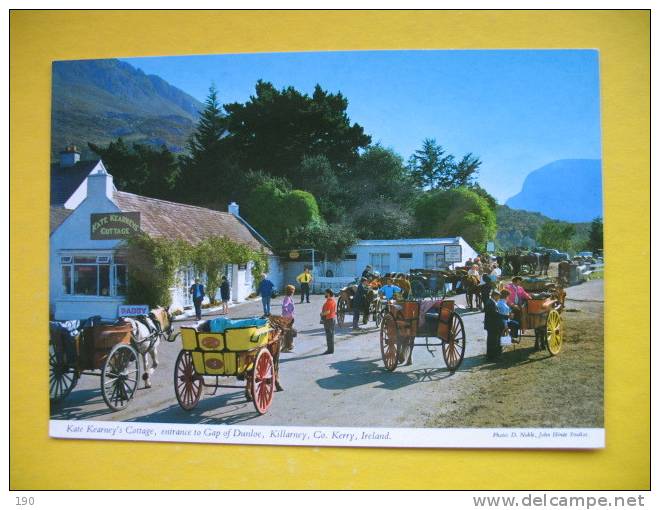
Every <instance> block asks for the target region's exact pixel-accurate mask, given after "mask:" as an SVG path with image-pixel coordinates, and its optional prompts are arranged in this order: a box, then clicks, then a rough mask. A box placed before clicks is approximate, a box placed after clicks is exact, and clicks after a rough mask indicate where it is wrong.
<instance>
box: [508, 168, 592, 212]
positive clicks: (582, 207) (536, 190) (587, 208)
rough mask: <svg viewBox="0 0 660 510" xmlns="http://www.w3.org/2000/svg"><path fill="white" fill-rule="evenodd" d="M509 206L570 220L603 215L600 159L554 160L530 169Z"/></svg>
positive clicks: (509, 201)
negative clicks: (535, 168)
mask: <svg viewBox="0 0 660 510" xmlns="http://www.w3.org/2000/svg"><path fill="white" fill-rule="evenodd" d="M506 205H508V206H509V207H511V208H512V209H523V210H525V211H532V212H539V213H541V214H544V215H545V216H549V217H550V218H552V219H555V220H563V221H569V222H586V221H591V220H593V219H594V218H595V217H596V216H602V215H603V186H602V176H601V161H600V159H560V160H558V161H553V162H552V163H549V164H547V165H545V166H543V167H541V168H539V169H537V170H534V171H533V172H530V173H529V175H528V176H527V178H526V179H525V182H524V183H523V187H522V190H521V191H520V193H518V194H517V195H514V196H512V197H511V198H509V200H507V201H506Z"/></svg>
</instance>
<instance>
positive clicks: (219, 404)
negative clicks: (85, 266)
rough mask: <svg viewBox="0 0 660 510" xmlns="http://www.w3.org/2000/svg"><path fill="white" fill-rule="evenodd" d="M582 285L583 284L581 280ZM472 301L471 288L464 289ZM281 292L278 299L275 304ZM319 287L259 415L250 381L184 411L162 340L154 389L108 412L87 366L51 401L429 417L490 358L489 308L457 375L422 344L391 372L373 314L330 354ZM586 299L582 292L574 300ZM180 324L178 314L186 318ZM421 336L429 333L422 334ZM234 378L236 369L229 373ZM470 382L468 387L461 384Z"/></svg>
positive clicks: (298, 416)
mask: <svg viewBox="0 0 660 510" xmlns="http://www.w3.org/2000/svg"><path fill="white" fill-rule="evenodd" d="M575 289H576V291H577V292H573V291H572V290H571V289H569V290H568V295H569V297H571V296H573V295H576V297H577V296H578V295H579V296H580V298H581V299H587V298H589V299H602V295H603V294H602V281H598V280H597V281H592V282H587V283H585V284H583V285H581V286H579V287H576V288H575ZM578 289H579V290H578ZM456 300H457V303H459V304H462V303H464V298H463V296H458V297H457V298H456ZM280 303H281V298H280V299H276V300H274V302H273V304H272V307H273V310H274V311H277V310H278V309H279V305H280ZM321 304H322V297H321V296H312V303H310V304H306V303H305V304H296V326H297V329H298V333H299V334H298V337H297V338H296V346H295V352H293V353H290V354H282V356H281V366H280V374H281V381H282V384H283V385H284V388H285V391H283V392H277V393H276V394H275V398H274V401H273V404H272V406H271V408H270V410H269V411H268V413H267V414H266V415H264V416H259V415H257V413H256V411H255V410H254V407H253V406H252V404H251V403H250V402H246V400H245V398H244V392H243V390H242V389H226V388H225V389H219V390H218V391H217V394H215V395H212V394H210V393H211V391H210V390H208V389H206V390H205V392H206V393H205V394H203V396H202V399H201V400H200V403H199V405H198V407H197V408H196V409H194V410H193V411H192V412H185V411H183V410H182V409H181V408H180V407H179V405H178V404H177V401H176V398H175V396H174V390H173V382H172V378H173V368H174V361H175V359H176V356H177V354H178V352H179V349H180V344H179V343H178V342H177V343H172V344H170V343H162V344H161V347H160V362H161V364H160V365H159V367H158V368H157V370H156V373H155V374H154V376H153V377H152V381H153V387H152V388H151V389H140V390H138V391H137V392H136V395H135V398H134V400H133V401H132V402H131V403H130V405H129V407H128V408H127V409H125V410H123V411H120V412H116V413H113V412H110V411H109V410H108V409H107V407H106V406H105V404H104V402H103V399H102V398H101V393H100V390H99V379H98V378H95V377H91V376H83V377H82V379H81V380H80V382H79V384H78V386H77V387H76V388H75V389H74V391H73V392H72V393H71V395H69V397H67V399H66V400H65V401H64V402H63V403H61V404H58V405H56V406H54V407H53V409H52V417H53V418H55V419H93V420H119V421H143V422H166V423H212V424H237V423H240V424H258V425H309V426H311V425H334V426H409V427H415V426H423V425H424V423H426V422H427V421H428V420H429V418H431V417H432V415H433V414H434V413H438V412H441V411H442V409H443V406H444V405H449V404H451V402H452V400H454V399H455V398H456V395H457V394H458V393H459V392H458V391H457V390H458V389H459V388H461V385H462V384H463V381H464V380H465V379H466V378H467V376H468V375H469V374H468V372H469V371H470V369H471V368H472V367H474V366H475V365H477V364H482V363H485V357H484V355H485V351H486V343H485V340H484V331H483V329H482V321H483V314H481V313H478V314H469V315H465V316H463V320H464V324H465V329H466V335H467V349H466V353H465V360H464V362H463V364H462V365H461V368H460V369H459V371H458V372H456V373H455V374H453V375H450V374H449V372H448V371H447V369H446V368H445V364H444V360H443V359H442V354H441V352H440V351H439V350H438V351H436V352H435V353H433V354H434V355H432V354H431V353H429V352H428V351H427V350H426V348H425V347H416V348H415V351H414V362H413V365H412V366H408V367H405V366H402V367H399V368H397V370H396V371H395V372H393V373H390V372H387V371H386V370H384V368H383V364H382V360H381V358H380V347H379V341H378V330H377V329H376V328H375V326H374V323H373V322H371V323H369V325H368V326H367V328H366V330H365V331H364V332H362V333H360V334H353V333H351V331H350V330H348V329H346V330H338V335H337V336H336V346H335V353H334V354H333V355H323V352H324V351H325V347H326V346H325V335H324V333H323V328H322V326H321V325H320V324H319V312H320V308H321ZM573 305H576V307H577V306H579V302H577V303H573V302H572V303H571V306H573ZM260 312H261V306H260V303H259V302H250V303H246V304H242V305H239V306H236V307H234V308H232V309H231V312H230V316H246V315H252V314H259V313H260ZM179 324H180V323H179ZM418 341H423V339H418ZM224 380H225V381H226V382H228V383H230V384H231V383H233V382H234V379H233V378H225V379H224ZM466 390H468V391H469V388H462V391H461V392H460V393H464V391H466Z"/></svg>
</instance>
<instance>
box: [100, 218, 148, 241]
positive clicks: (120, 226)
mask: <svg viewBox="0 0 660 510" xmlns="http://www.w3.org/2000/svg"><path fill="white" fill-rule="evenodd" d="M90 223H91V229H92V231H91V237H90V238H91V239H94V240H109V239H127V238H129V237H130V236H131V235H133V234H137V233H138V232H139V231H140V213H139V212H122V213H94V214H92V218H91V222H90Z"/></svg>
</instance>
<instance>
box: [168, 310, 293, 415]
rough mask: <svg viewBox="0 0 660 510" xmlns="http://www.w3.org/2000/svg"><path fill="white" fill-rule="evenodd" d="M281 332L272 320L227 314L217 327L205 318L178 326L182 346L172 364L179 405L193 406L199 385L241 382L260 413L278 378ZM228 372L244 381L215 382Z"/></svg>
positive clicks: (197, 397)
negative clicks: (236, 317) (174, 362)
mask: <svg viewBox="0 0 660 510" xmlns="http://www.w3.org/2000/svg"><path fill="white" fill-rule="evenodd" d="M281 338H282V330H281V328H280V327H279V326H278V324H277V323H276V322H275V321H270V322H268V321H265V320H264V321H260V320H259V319H257V318H253V317H249V318H243V319H234V320H229V319H227V322H226V324H225V327H222V328H221V331H210V330H209V321H204V322H203V323H201V324H199V325H198V326H197V327H182V328H181V344H182V349H181V352H180V353H179V356H178V357H177V360H176V364H175V366H174V391H175V393H176V398H177V401H178V402H179V405H180V406H181V407H182V408H183V409H185V410H186V411H190V410H192V409H194V408H195V406H197V404H198V403H199V400H200V398H201V395H202V388H203V387H211V388H214V389H217V388H237V387H240V388H243V387H244V388H245V394H246V397H247V398H248V399H249V400H252V402H253V404H254V407H255V409H256V410H257V412H258V413H259V414H264V413H265V412H266V411H267V410H268V408H269V407H270V405H271V403H272V401H273V394H274V392H275V388H276V385H277V384H278V371H279V354H280V341H281ZM230 376H233V377H236V378H237V379H238V380H243V381H245V385H241V386H238V385H232V384H221V383H220V377H230ZM213 378H215V380H213Z"/></svg>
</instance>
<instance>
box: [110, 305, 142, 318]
mask: <svg viewBox="0 0 660 510" xmlns="http://www.w3.org/2000/svg"><path fill="white" fill-rule="evenodd" d="M117 315H118V316H119V317H134V316H136V315H149V305H119V307H118V308H117Z"/></svg>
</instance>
